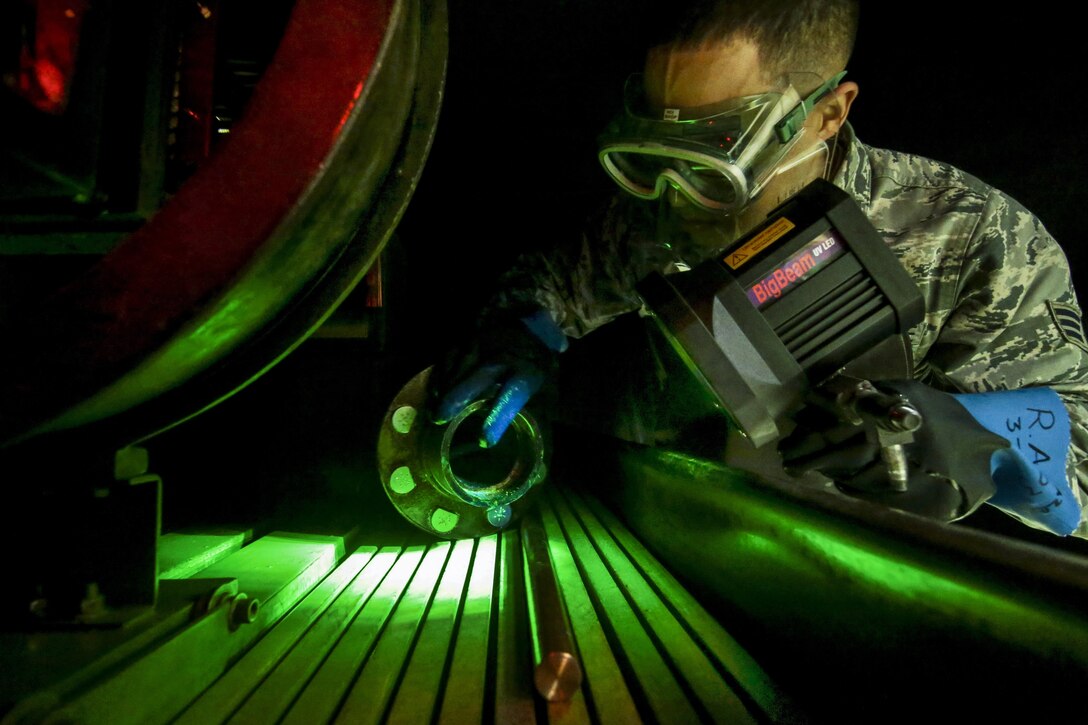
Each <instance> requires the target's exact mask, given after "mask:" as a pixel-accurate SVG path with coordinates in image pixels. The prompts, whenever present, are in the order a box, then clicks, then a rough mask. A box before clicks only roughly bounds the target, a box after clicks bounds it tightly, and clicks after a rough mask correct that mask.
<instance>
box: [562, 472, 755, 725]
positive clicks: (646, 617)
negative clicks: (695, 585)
mask: <svg viewBox="0 0 1088 725" xmlns="http://www.w3.org/2000/svg"><path fill="white" fill-rule="evenodd" d="M566 499H567V504H568V505H569V506H570V507H571V510H572V511H573V512H574V514H575V515H576V516H577V517H578V519H579V520H580V522H581V524H582V527H583V528H584V529H585V531H586V532H587V533H588V534H589V536H590V538H591V540H592V542H593V546H594V547H595V548H596V550H597V552H598V553H599V554H600V556H601V558H602V560H603V562H604V563H605V565H606V566H607V567H608V569H609V570H610V571H611V572H612V575H613V577H614V578H615V581H616V584H617V585H618V587H619V589H620V591H621V592H622V593H623V594H624V595H625V596H626V598H627V600H628V601H629V602H630V603H631V605H632V607H633V610H634V611H635V612H636V613H637V614H638V615H639V619H640V620H641V621H642V623H643V625H642V626H644V627H645V629H646V632H647V633H648V634H649V635H650V636H651V637H652V638H653V640H654V642H655V645H656V646H657V648H658V650H659V651H660V652H661V653H662V655H664V656H666V657H667V658H668V660H669V662H671V663H672V665H673V667H674V668H675V670H676V671H677V673H678V675H679V676H680V677H681V678H682V679H683V681H684V682H685V683H686V685H687V686H688V687H689V688H691V691H692V693H693V694H694V695H695V697H696V698H698V700H699V702H700V703H702V705H703V707H704V708H705V710H706V712H707V713H708V714H709V716H710V719H711V720H712V721H713V722H728V723H741V722H754V721H755V720H754V718H753V717H752V715H751V713H749V711H748V708H747V707H746V706H745V704H744V703H743V702H742V701H741V699H740V698H739V697H738V696H737V694H736V693H735V692H733V690H732V689H731V688H730V687H729V685H728V684H727V683H726V682H725V681H724V680H723V679H722V676H721V673H719V672H718V670H717V669H716V668H715V667H714V665H713V664H712V663H711V661H710V660H709V659H707V656H706V654H705V653H704V652H703V651H702V649H701V648H700V647H699V645H698V643H697V642H695V641H694V640H693V639H692V638H691V637H690V636H689V635H688V633H687V631H686V630H685V629H684V628H683V626H682V625H681V624H680V622H679V621H677V619H676V618H675V617H674V616H673V613H672V612H671V611H670V610H669V608H668V607H667V605H666V604H665V603H664V602H663V601H662V599H661V598H660V597H659V596H658V595H657V593H656V592H655V591H654V590H653V588H652V587H650V585H649V584H648V583H647V582H646V580H645V578H644V577H643V575H642V572H640V571H638V569H636V568H635V566H634V565H633V564H632V563H631V561H630V560H629V559H628V558H627V556H626V555H625V554H624V552H623V551H622V550H621V549H620V548H619V546H617V545H616V542H615V541H614V540H613V539H612V536H611V534H610V533H609V531H608V530H607V529H605V527H604V526H602V525H601V523H600V522H599V521H598V520H597V518H596V517H595V516H594V515H593V514H592V513H591V512H590V511H589V510H588V509H587V508H586V506H585V504H584V503H583V502H582V501H581V500H580V498H579V497H577V496H575V495H570V494H568V495H567V496H566Z"/></svg>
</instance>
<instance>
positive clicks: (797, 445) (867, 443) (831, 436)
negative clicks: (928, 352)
mask: <svg viewBox="0 0 1088 725" xmlns="http://www.w3.org/2000/svg"><path fill="white" fill-rule="evenodd" d="M875 385H876V386H877V387H879V388H880V389H881V390H884V391H890V392H892V393H897V394H899V395H902V396H904V397H905V398H906V399H907V400H909V401H910V403H911V404H913V406H914V407H915V408H916V409H917V410H918V411H919V412H920V413H921V415H922V418H923V420H924V422H923V424H922V427H921V428H920V429H919V430H918V431H917V432H916V433H915V434H914V442H913V443H910V444H908V445H906V447H905V453H906V455H907V459H908V464H909V468H910V479H909V484H908V490H907V491H906V492H898V491H891V490H889V489H888V486H887V477H886V475H885V468H884V465H883V463H882V462H881V461H880V460H879V455H878V449H877V446H876V445H875V444H874V443H873V441H872V440H871V436H869V437H867V436H866V435H865V434H864V431H863V429H862V427H861V426H857V425H853V424H850V423H843V422H842V420H833V418H835V415H833V411H834V410H835V409H834V406H833V405H830V404H824V405H822V406H821V405H811V406H809V408H806V409H805V410H803V411H802V412H801V414H799V415H798V428H797V430H796V431H794V433H792V434H791V435H790V436H789V437H787V438H786V439H785V440H784V441H782V443H781V445H780V449H781V451H782V455H783V461H784V463H785V465H786V467H787V469H788V470H794V471H806V470H816V471H820V472H822V473H824V474H825V475H827V476H829V477H831V478H832V479H834V480H835V481H836V483H838V484H839V485H840V487H841V488H843V489H845V490H847V491H849V492H850V493H851V494H853V495H856V496H859V497H861V498H866V499H869V500H874V501H879V502H882V503H886V504H887V505H889V506H893V507H895V508H901V509H904V510H908V511H914V512H916V513H922V514H925V515H931V516H935V517H938V518H942V519H945V520H953V519H955V518H959V517H961V516H964V515H966V514H968V513H970V512H971V511H973V510H974V509H975V507H977V506H978V505H979V504H980V503H982V502H983V501H986V502H989V503H992V504H993V505H995V506H997V507H998V508H1001V509H1003V510H1005V511H1010V512H1012V513H1015V514H1017V515H1019V516H1021V517H1022V518H1024V519H1028V520H1030V521H1032V522H1034V523H1037V524H1039V525H1041V526H1043V527H1045V528H1047V529H1048V530H1050V531H1052V532H1054V533H1056V534H1061V535H1066V534H1069V533H1071V532H1072V531H1073V530H1074V529H1075V528H1076V526H1077V523H1078V521H1079V515H1080V512H1079V510H1078V507H1077V506H1076V504H1075V503H1074V502H1075V498H1073V492H1072V489H1071V488H1070V487H1069V482H1068V480H1067V478H1066V475H1065V456H1066V451H1067V450H1068V447H1069V419H1068V414H1067V413H1066V411H1065V407H1064V405H1063V404H1062V403H1061V400H1060V399H1059V398H1058V396H1057V394H1056V393H1054V392H1053V391H1052V390H1050V389H1049V388H1029V389H1024V390H1007V391H999V392H994V393H976V394H965V395H952V394H949V393H943V392H941V391H938V390H936V389H934V388H931V387H929V386H928V385H925V384H923V383H919V382H916V381H880V382H877V383H875ZM1029 432H1030V436H1029V435H1028V433H1029ZM950 482H955V483H954V484H952V485H950Z"/></svg>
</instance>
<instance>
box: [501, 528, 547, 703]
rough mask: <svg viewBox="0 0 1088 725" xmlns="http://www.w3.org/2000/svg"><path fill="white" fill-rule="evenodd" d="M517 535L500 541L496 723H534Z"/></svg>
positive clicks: (510, 534)
mask: <svg viewBox="0 0 1088 725" xmlns="http://www.w3.org/2000/svg"><path fill="white" fill-rule="evenodd" d="M520 550H521V547H520V546H519V544H518V532H517V531H515V530H507V531H504V532H503V533H502V537H501V538H500V540H499V582H498V592H497V596H498V604H499V611H498V629H497V634H496V638H495V645H496V647H495V669H494V671H493V672H492V673H491V675H490V676H492V677H494V681H495V703H494V707H495V709H494V713H495V722H496V723H535V722H536V721H537V716H536V703H535V701H534V699H533V689H532V686H531V685H530V683H531V682H532V681H533V673H532V669H531V668H530V655H529V648H528V647H527V646H526V645H527V644H528V631H527V629H528V627H526V626H525V625H526V622H525V621H524V617H521V616H519V615H520V613H521V612H523V611H525V603H524V597H525V592H524V591H522V584H523V582H524V578H523V577H522V575H521V561H520V556H519V553H520Z"/></svg>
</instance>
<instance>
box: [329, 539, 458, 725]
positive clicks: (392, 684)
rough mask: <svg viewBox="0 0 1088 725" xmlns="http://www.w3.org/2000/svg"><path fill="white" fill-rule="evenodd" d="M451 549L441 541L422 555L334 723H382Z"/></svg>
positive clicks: (446, 543)
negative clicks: (421, 559)
mask: <svg viewBox="0 0 1088 725" xmlns="http://www.w3.org/2000/svg"><path fill="white" fill-rule="evenodd" d="M450 548H451V547H450V542H448V541H443V542H440V543H438V544H435V545H433V546H432V547H430V549H429V550H428V551H427V552H426V554H424V557H423V561H422V562H421V563H420V565H419V568H418V569H416V572H415V575H414V576H413V577H412V581H411V583H410V584H409V585H408V587H407V588H406V589H405V590H404V592H403V594H402V596H401V597H400V600H399V601H398V603H397V608H396V610H395V611H394V612H393V615H392V617H390V619H389V621H388V622H387V623H386V625H385V628H384V629H383V630H382V633H381V636H380V637H379V638H378V642H377V643H376V644H375V645H374V649H373V650H372V651H371V653H370V656H369V657H368V658H367V661H366V663H365V664H364V665H363V669H362V671H361V672H360V673H359V677H358V678H357V679H356V680H355V683H354V684H353V685H352V687H351V690H350V691H349V692H348V694H347V698H346V699H345V700H344V702H343V704H342V705H341V709H340V712H339V713H338V714H337V716H336V722H338V723H353V724H354V723H377V722H381V719H382V716H383V715H384V713H385V709H386V706H387V705H388V704H389V702H390V700H391V698H392V696H393V692H394V690H395V688H396V686H397V681H398V680H399V679H400V675H401V672H402V670H403V669H404V666H405V662H407V660H408V658H409V656H410V655H411V654H412V650H413V647H414V646H415V641H416V636H417V634H418V633H419V630H420V628H421V627H422V626H423V620H424V617H425V616H426V615H427V608H428V606H429V605H430V603H431V599H432V598H433V597H434V595H435V587H436V586H437V584H438V580H439V577H440V576H441V574H442V569H443V567H444V566H445V564H446V559H447V558H448V557H449V553H450Z"/></svg>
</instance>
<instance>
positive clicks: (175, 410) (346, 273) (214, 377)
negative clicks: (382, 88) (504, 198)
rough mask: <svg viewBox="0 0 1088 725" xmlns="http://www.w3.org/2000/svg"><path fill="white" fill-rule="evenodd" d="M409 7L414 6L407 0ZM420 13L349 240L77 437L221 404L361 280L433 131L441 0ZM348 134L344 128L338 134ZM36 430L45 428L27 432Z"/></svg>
mask: <svg viewBox="0 0 1088 725" xmlns="http://www.w3.org/2000/svg"><path fill="white" fill-rule="evenodd" d="M412 8H413V11H415V10H414V9H415V8H416V6H415V4H414V3H413V4H412ZM422 15H423V19H422V30H421V31H420V30H419V29H418V28H416V31H417V32H416V33H415V34H413V36H412V42H411V43H410V44H409V45H411V47H413V48H416V55H418V57H419V61H418V63H419V65H420V66H421V67H423V68H424V69H426V70H427V71H428V72H423V73H421V74H419V76H420V77H419V80H418V82H417V83H416V84H415V94H414V97H413V104H412V107H411V115H410V117H409V119H408V123H407V130H406V133H405V134H403V137H402V138H401V140H400V144H399V147H398V148H397V149H396V152H395V156H394V158H393V160H392V162H391V163H390V164H389V168H390V169H391V171H390V173H389V174H387V175H386V177H385V181H384V184H383V185H382V186H381V187H380V188H378V189H377V190H376V191H375V192H374V201H373V204H372V205H371V207H370V212H371V213H370V214H369V216H368V217H367V218H366V219H364V220H363V222H362V224H361V228H360V229H358V230H357V232H356V234H355V236H354V237H353V238H352V241H351V243H350V244H349V245H347V246H346V248H344V249H343V250H341V252H340V254H339V256H338V257H337V258H336V259H335V260H334V261H332V262H331V264H330V266H329V268H328V269H326V270H325V272H324V273H323V274H321V275H320V276H319V278H318V279H316V280H314V281H313V283H312V284H311V285H310V286H309V288H308V289H305V290H302V291H301V292H300V293H299V294H297V295H295V296H294V298H293V299H291V300H290V301H289V304H288V305H287V306H286V307H285V308H284V309H283V310H282V311H281V313H280V315H279V317H278V318H277V319H275V320H274V321H272V322H271V323H270V324H268V325H267V326H266V327H265V328H263V329H261V330H260V331H259V334H258V335H257V336H256V337H255V338H254V339H252V340H248V341H246V344H245V345H244V346H243V347H242V348H241V349H238V350H236V351H235V353H234V354H232V355H231V356H230V357H229V358H228V359H226V360H224V361H221V362H220V363H219V364H218V365H217V366H215V367H214V368H212V369H210V370H206V371H203V372H201V373H199V374H197V375H194V376H193V377H192V378H191V379H188V380H186V381H185V382H184V384H182V385H180V386H179V387H177V388H175V389H173V390H170V391H168V392H166V393H164V394H161V395H159V396H158V397H157V398H155V399H154V400H152V401H151V402H149V403H145V404H143V405H140V406H138V407H135V408H133V409H131V410H126V411H125V412H123V413H121V414H120V415H116V416H114V417H113V418H110V419H109V420H107V421H105V422H98V423H94V424H92V425H90V426H88V427H84V428H81V429H80V430H79V431H78V432H79V433H80V434H81V435H85V436H90V437H97V438H100V439H101V438H105V439H107V440H108V441H110V445H117V443H116V441H119V440H124V441H126V442H130V441H132V440H134V439H137V438H138V439H143V440H146V439H147V438H150V437H152V436H154V435H157V434H159V433H161V432H163V431H165V430H167V429H169V428H171V427H173V426H174V425H177V424H178V423H180V422H182V421H184V420H187V419H189V418H191V417H193V416H195V415H197V414H199V413H200V412H203V411H204V410H207V409H208V408H211V407H213V406H214V405H216V404H218V403H219V402H222V401H223V400H224V399H226V398H227V397H229V396H230V395H232V394H233V393H234V392H237V390H239V389H241V388H243V387H245V386H246V385H247V384H249V383H250V382H252V381H253V380H255V379H256V378H258V377H260V375H262V374H263V373H264V372H266V371H267V370H268V369H269V368H271V367H272V366H273V365H275V363H276V362H278V361H279V360H280V359H282V358H283V357H284V356H285V355H286V354H288V353H289V352H290V351H291V350H293V349H294V348H295V347H296V346H297V345H298V344H300V343H301V342H302V341H303V340H304V339H305V338H306V337H307V336H309V334H310V333H312V332H313V331H314V330H315V329H316V328H317V327H318V326H319V325H320V324H321V322H322V321H323V320H324V319H325V318H326V317H327V316H328V315H329V314H331V312H332V310H333V309H335V307H336V305H338V304H339V303H340V302H341V301H342V300H343V299H344V298H345V297H346V296H347V295H348V293H349V292H350V291H351V289H352V288H353V287H354V286H355V285H356V284H357V283H358V282H359V281H360V280H361V279H362V278H363V276H364V275H365V273H366V271H367V269H368V268H369V267H370V265H371V264H372V263H373V261H374V260H375V259H377V257H378V255H379V253H380V252H381V250H382V248H383V247H384V245H385V244H386V243H387V242H388V240H389V238H390V236H391V234H392V230H393V228H394V227H395V226H396V224H397V223H398V222H399V220H400V218H401V216H402V215H403V213H404V210H405V208H406V207H407V204H408V202H409V200H410V198H411V195H412V193H413V192H414V190H415V187H416V185H417V182H418V180H419V177H420V175H421V173H422V169H423V166H424V162H425V160H426V157H427V155H428V153H429V150H430V146H431V143H432V141H433V138H434V134H435V130H436V124H437V116H438V110H439V108H440V106H441V99H442V93H443V88H444V82H445V66H446V56H447V45H448V39H447V36H448V21H447V13H446V5H445V2H444V0H431V1H429V2H427V3H426V7H425V8H424V9H423V11H422ZM420 32H421V35H422V37H420V35H419V33H420ZM359 105H360V106H362V105H363V104H359ZM356 111H358V108H356ZM350 135H351V131H350V129H349V131H348V132H346V133H345V134H344V138H347V137H349V136H350ZM344 145H346V142H344V143H341V144H340V145H339V146H338V147H337V148H336V150H337V151H338V152H339V153H338V155H336V156H335V158H331V159H330V160H329V161H328V162H327V163H326V165H325V168H324V171H325V173H324V175H323V177H322V178H328V177H330V175H344V174H347V175H348V176H349V177H350V170H351V166H350V164H351V163H352V161H353V160H351V159H349V160H347V161H345V160H344V157H345V154H344V153H343V149H342V147H343V146H344ZM345 165H346V166H347V167H348V168H347V169H346V170H345V169H344V168H343V167H344V166H345ZM319 192H320V187H319V186H318V185H316V184H315V185H313V186H312V188H311V192H310V197H311V199H312V198H313V196H314V195H315V194H318V195H319ZM318 201H320V196H318ZM44 428H46V426H43V427H42V428H40V429H38V430H36V431H35V433H39V432H41V431H42V430H43V429H44ZM26 437H29V436H24V439H25V438H26Z"/></svg>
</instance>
